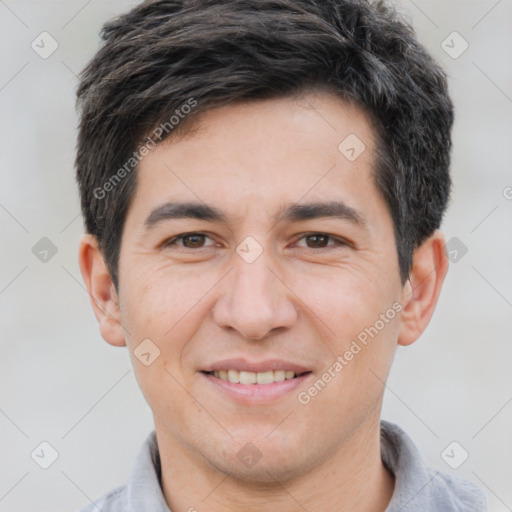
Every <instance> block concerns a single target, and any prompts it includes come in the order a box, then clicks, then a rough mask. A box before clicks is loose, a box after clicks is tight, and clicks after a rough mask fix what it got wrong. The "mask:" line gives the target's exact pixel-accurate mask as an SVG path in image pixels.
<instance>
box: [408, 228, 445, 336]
mask: <svg viewBox="0 0 512 512" xmlns="http://www.w3.org/2000/svg"><path fill="white" fill-rule="evenodd" d="M447 271H448V256H447V254H446V251H445V240H444V236H443V234H442V233H441V232H440V231H439V230H436V231H434V233H433V234H432V235H431V236H430V237H429V238H428V239H427V240H426V241H425V242H423V244H421V246H420V247H418V248H417V249H416V251H415V252H414V258H413V266H412V269H411V273H410V275H409V280H408V281H407V282H406V284H405V285H404V287H403V290H402V304H403V311H402V314H401V318H400V333H399V335H398V344H399V345H404V346H405V345H410V344H412V343H414V342H415V341H416V340H417V339H418V338H419V337H420V335H421V334H422V333H423V331H424V330H425V329H426V327H427V325H428V323H429V322H430V319H431V318H432V315H433V313H434V309H435V307H436V304H437V300H438V299H439V295H440V293H441V288H442V285H443V281H444V278H445V276H446V272H447Z"/></svg>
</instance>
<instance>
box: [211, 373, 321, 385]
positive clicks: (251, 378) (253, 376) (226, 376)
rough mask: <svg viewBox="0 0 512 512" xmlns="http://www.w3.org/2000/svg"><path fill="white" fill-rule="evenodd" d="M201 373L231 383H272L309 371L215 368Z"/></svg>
mask: <svg viewBox="0 0 512 512" xmlns="http://www.w3.org/2000/svg"><path fill="white" fill-rule="evenodd" d="M202 373H204V374H206V375H212V376H213V377H217V378H218V379H220V380H224V381H227V382H231V383H233V384H273V383H274V382H283V381H284V380H291V379H296V378H297V377H301V376H302V375H306V374H308V373H311V372H303V373H295V372H294V371H292V370H274V371H268V372H257V373H256V372H246V371H238V370H215V371H212V372H202Z"/></svg>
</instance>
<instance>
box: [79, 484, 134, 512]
mask: <svg viewBox="0 0 512 512" xmlns="http://www.w3.org/2000/svg"><path fill="white" fill-rule="evenodd" d="M98 510H101V511H102V512H126V510H128V486H126V485H122V486H120V487H117V488H116V489H114V490H112V491H110V492H108V493H107V494H105V495H103V496H102V497H101V498H99V499H97V500H95V501H94V502H93V503H90V504H89V505H87V506H86V507H84V508H82V509H80V510H79V511H78V512H98Z"/></svg>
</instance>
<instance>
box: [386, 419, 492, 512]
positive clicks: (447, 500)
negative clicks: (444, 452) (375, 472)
mask: <svg viewBox="0 0 512 512" xmlns="http://www.w3.org/2000/svg"><path fill="white" fill-rule="evenodd" d="M381 454H382V461H383V463H384V464H385V466H386V467H387V468H388V469H389V470H390V471H391V472H392V473H393V474H394V476H395V490H394V493H393V496H392V498H391V502H390V504H389V506H388V508H387V509H386V512H398V511H402V512H409V511H413V510H421V511H422V512H486V510H487V505H486V499H485V494H484V493H483V492H482V490H481V489H479V488H478V487H477V486H476V485H475V484H473V483H472V482H470V481H468V480H465V479H463V478H459V477H456V476H452V475H449V474H447V473H444V472H442V471H437V470H435V469H432V468H428V467H426V466H425V464H424V462H423V460H422V457H421V455H420V453H419V452H418V449H417V448H416V446H415V444H414V443H413V441H412V440H411V438H410V437H409V436H408V435H407V434H406V433H405V432H404V431H403V430H402V429H401V428H400V427H399V426H398V425H394V424H393V423H389V422H386V421H381Z"/></svg>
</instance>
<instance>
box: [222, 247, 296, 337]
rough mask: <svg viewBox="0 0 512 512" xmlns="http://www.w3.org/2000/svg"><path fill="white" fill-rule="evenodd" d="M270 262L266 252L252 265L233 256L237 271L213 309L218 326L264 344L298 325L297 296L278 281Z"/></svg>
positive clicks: (233, 272) (223, 286)
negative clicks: (266, 340)
mask: <svg viewBox="0 0 512 512" xmlns="http://www.w3.org/2000/svg"><path fill="white" fill-rule="evenodd" d="M270 260H271V258H269V257H268V256H267V255H266V251H263V253H262V254H261V255H260V256H259V257H258V258H257V259H256V260H255V261H253V262H252V263H248V262H246V261H244V260H243V259H242V258H241V257H239V255H238V254H234V255H233V264H234V268H233V270H232V271H231V272H229V274H228V276H226V277H227V278H228V279H225V280H223V282H222V288H221V289H220V293H221V295H220V297H219V299H218V300H217V302H216V303H215V306H214V308H213V318H214V321H215V322H216V323H217V325H219V326H220V327H223V328H228V329H234V330H236V331H238V332H239V333H240V335H242V336H243V337H244V338H246V339H250V340H261V339H264V338H266V337H268V336H269V334H270V333H271V332H274V331H276V330H278V329H280V328H290V327H291V326H293V325H294V324H295V322H296V321H297V318H298V310H297V307H296V305H295V303H294V295H293V293H292V292H291V291H290V290H289V288H287V286H286V285H285V284H284V283H283V281H282V280H281V279H282V278H280V277H277V276H278V275H279V274H278V273H277V272H276V271H275V270H274V269H273V268H272V267H273V265H272V262H271V261H270Z"/></svg>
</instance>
